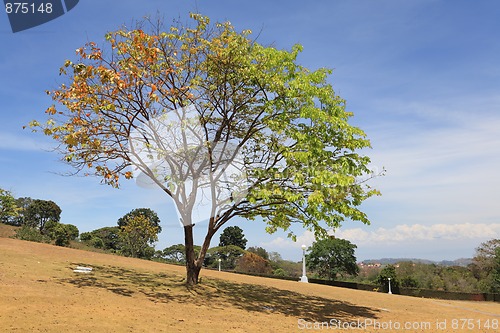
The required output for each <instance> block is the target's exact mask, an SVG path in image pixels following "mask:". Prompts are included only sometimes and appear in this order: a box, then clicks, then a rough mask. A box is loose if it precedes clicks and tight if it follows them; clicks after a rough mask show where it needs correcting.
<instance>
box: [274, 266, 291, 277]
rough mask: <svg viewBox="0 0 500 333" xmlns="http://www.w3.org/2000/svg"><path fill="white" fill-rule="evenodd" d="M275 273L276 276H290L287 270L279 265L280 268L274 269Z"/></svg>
mask: <svg viewBox="0 0 500 333" xmlns="http://www.w3.org/2000/svg"><path fill="white" fill-rule="evenodd" d="M273 275H274V276H279V277H285V276H289V275H288V274H287V273H286V271H285V270H284V269H283V268H281V267H279V268H276V269H275V270H274V271H273Z"/></svg>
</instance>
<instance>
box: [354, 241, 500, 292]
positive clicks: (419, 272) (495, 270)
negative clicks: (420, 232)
mask: <svg viewBox="0 0 500 333" xmlns="http://www.w3.org/2000/svg"><path fill="white" fill-rule="evenodd" d="M389 277H390V278H391V286H392V287H395V288H398V287H399V286H400V287H405V288H420V289H430V290H442V291H451V292H466V293H474V292H484V293H500V239H492V240H489V241H487V242H484V243H481V244H480V246H479V247H477V248H476V253H475V256H474V257H473V259H472V263H470V264H468V265H467V266H443V265H437V264H426V263H419V262H413V261H403V262H399V263H397V264H394V265H385V266H381V267H375V266H364V267H362V268H361V269H360V272H359V275H358V276H351V277H349V278H348V279H346V280H348V281H354V282H361V283H376V284H379V285H381V286H383V287H384V288H387V283H388V278H389Z"/></svg>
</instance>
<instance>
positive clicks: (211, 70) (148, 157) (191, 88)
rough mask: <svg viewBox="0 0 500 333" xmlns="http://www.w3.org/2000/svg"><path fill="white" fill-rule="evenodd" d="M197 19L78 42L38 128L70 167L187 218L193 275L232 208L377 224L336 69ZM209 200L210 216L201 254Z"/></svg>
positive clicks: (285, 221)
mask: <svg viewBox="0 0 500 333" xmlns="http://www.w3.org/2000/svg"><path fill="white" fill-rule="evenodd" d="M191 19H192V21H191V23H187V24H183V23H180V22H174V23H173V24H172V25H171V26H170V27H165V26H164V25H163V22H161V21H152V20H146V21H142V22H138V24H137V26H136V27H135V28H132V29H128V28H123V29H120V30H117V31H114V32H109V33H107V34H106V36H105V37H106V39H105V40H106V41H105V42H104V43H103V45H98V44H96V43H95V42H92V41H91V42H88V43H87V44H86V45H85V46H84V47H81V48H78V49H77V51H76V59H75V60H67V61H66V62H65V63H64V66H63V67H62V68H61V70H60V74H61V75H62V77H63V79H64V83H62V84H61V85H60V86H59V87H58V88H57V89H55V90H53V91H48V94H49V95H50V96H51V97H52V98H53V100H54V102H55V103H56V105H52V106H50V107H49V108H48V109H47V110H46V114H47V116H48V119H47V120H46V121H44V122H38V121H33V122H31V124H30V125H31V126H32V127H33V128H35V129H41V130H42V131H43V133H44V134H46V135H48V136H51V137H52V138H53V139H54V140H55V141H57V142H58V143H59V145H58V151H59V152H60V153H61V154H62V156H63V159H64V160H65V161H67V162H68V163H69V164H71V165H72V166H73V167H74V168H75V170H76V172H83V173H84V174H95V175H97V176H99V177H100V178H101V179H102V181H103V182H104V183H106V184H110V185H112V186H119V183H120V179H122V178H126V179H130V178H133V177H135V178H136V181H137V182H138V183H142V184H146V183H147V184H148V185H154V186H159V187H160V188H161V189H162V190H163V191H164V192H165V193H166V194H167V195H168V196H169V197H170V198H171V199H172V200H173V202H174V204H175V206H176V208H177V211H178V214H179V219H180V221H181V222H182V224H183V225H184V233H185V246H186V267H187V282H188V283H189V284H195V283H197V280H198V274H199V270H200V269H201V265H202V263H203V260H204V257H205V254H206V251H207V250H208V248H209V245H210V241H211V239H212V236H213V235H214V234H215V233H216V232H217V231H218V230H219V229H220V228H221V227H222V226H223V225H224V224H225V223H226V222H228V221H229V220H231V219H232V218H234V217H236V216H239V217H242V218H246V219H250V220H253V219H255V218H257V217H261V218H262V219H263V220H264V221H265V223H267V228H266V230H267V231H268V232H274V231H276V230H278V229H279V228H281V229H283V230H289V228H290V226H291V225H292V224H293V223H301V224H302V225H303V226H304V227H305V228H307V229H309V230H312V231H314V233H315V234H316V235H317V236H318V237H322V236H323V237H324V236H325V235H326V230H327V229H330V228H336V227H338V226H339V225H340V224H341V223H342V222H343V221H344V220H354V221H361V222H363V223H369V220H368V217H367V216H366V215H365V214H364V213H363V212H362V211H361V210H360V209H359V206H360V205H361V203H362V202H363V201H364V200H365V199H367V198H369V197H370V196H372V195H375V194H378V192H377V191H376V190H374V189H372V188H370V187H369V186H368V185H367V182H366V181H367V179H369V178H371V177H372V176H373V175H372V173H371V171H370V170H369V168H368V165H369V162H370V159H369V157H367V156H364V155H362V154H359V153H358V152H357V151H358V150H360V149H364V148H368V147H370V142H369V140H368V139H367V138H366V135H365V133H364V132H363V131H362V130H361V129H359V128H357V127H354V126H351V125H350V124H349V122H348V121H349V118H350V117H351V116H352V114H351V113H350V112H347V111H346V109H345V101H344V100H343V99H342V98H340V97H339V96H337V95H336V94H335V92H334V90H333V88H332V86H331V84H330V83H329V82H328V77H329V74H331V70H329V69H325V68H320V69H317V70H313V71H311V70H308V69H307V68H305V67H303V66H301V65H299V64H298V63H297V57H298V55H299V53H300V52H301V51H302V46H300V45H294V46H293V47H292V48H291V49H290V50H280V49H277V48H276V47H273V46H263V45H261V44H259V43H258V42H257V41H256V40H255V39H254V38H253V37H251V32H250V31H248V30H245V31H242V32H238V31H236V30H235V28H234V27H233V26H232V25H231V23H229V22H223V23H215V24H213V23H211V22H210V20H209V19H208V18H207V17H205V16H202V15H200V14H191ZM202 202H204V204H205V206H204V207H206V211H205V212H203V214H202V216H201V217H200V218H201V220H208V224H207V229H206V232H205V240H204V242H203V244H202V247H201V250H200V252H199V253H198V254H197V255H196V256H195V252H194V244H193V224H194V223H196V221H195V217H194V211H196V210H197V209H198V207H200V204H201V203H202ZM289 236H290V237H292V238H293V237H294V234H293V233H292V232H290V233H289Z"/></svg>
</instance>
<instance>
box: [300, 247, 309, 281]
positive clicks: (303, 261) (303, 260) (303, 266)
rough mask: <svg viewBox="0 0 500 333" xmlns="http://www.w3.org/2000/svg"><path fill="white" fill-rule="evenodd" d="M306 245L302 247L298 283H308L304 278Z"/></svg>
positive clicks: (305, 277)
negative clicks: (300, 270) (300, 272)
mask: <svg viewBox="0 0 500 333" xmlns="http://www.w3.org/2000/svg"><path fill="white" fill-rule="evenodd" d="M306 248H307V246H306V245H302V276H301V278H300V282H305V283H308V282H309V281H308V280H307V276H306Z"/></svg>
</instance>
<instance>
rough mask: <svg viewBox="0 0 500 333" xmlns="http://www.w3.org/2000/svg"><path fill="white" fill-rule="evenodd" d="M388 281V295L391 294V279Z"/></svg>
mask: <svg viewBox="0 0 500 333" xmlns="http://www.w3.org/2000/svg"><path fill="white" fill-rule="evenodd" d="M388 279H389V294H392V291H391V278H388Z"/></svg>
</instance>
